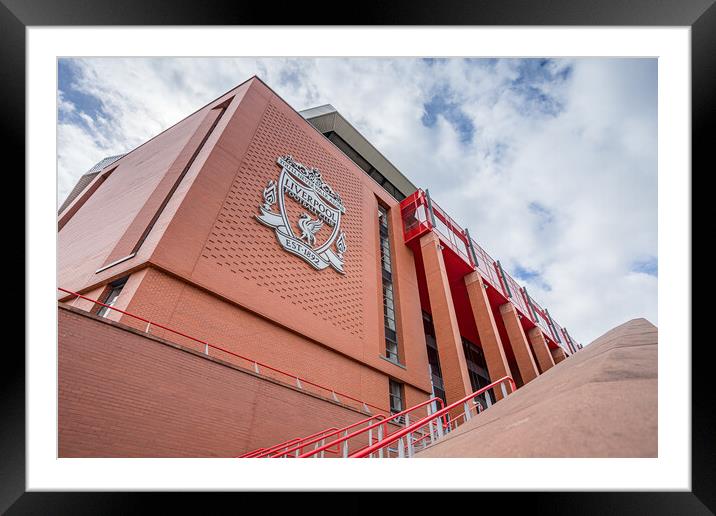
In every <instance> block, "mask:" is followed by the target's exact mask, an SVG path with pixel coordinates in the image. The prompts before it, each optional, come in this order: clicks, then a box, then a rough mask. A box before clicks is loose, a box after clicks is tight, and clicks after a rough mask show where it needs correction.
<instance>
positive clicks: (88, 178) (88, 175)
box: [57, 152, 127, 215]
mask: <svg viewBox="0 0 716 516" xmlns="http://www.w3.org/2000/svg"><path fill="white" fill-rule="evenodd" d="M126 155H127V153H126V152H125V153H124V154H116V155H114V156H107V157H105V158H102V159H101V160H99V161H98V162H97V163H95V164H94V166H93V167H92V168H90V169H89V170H88V171H87V172H85V173H84V174H82V175H81V176H80V177H79V179H78V180H77V183H75V186H74V188H72V190H70V193H69V194H67V197H66V198H65V200H64V201H63V202H62V204H61V205H60V207H59V209H58V210H57V214H58V215H59V214H60V213H62V212H63V211H65V208H67V207H68V206H69V205H70V204H71V203H72V201H74V200H75V199H76V198H77V196H78V195H79V194H81V193H82V192H83V191H84V189H85V188H87V185H89V184H90V183H91V182H92V180H93V179H94V178H95V176H96V175H97V174H98V173H99V172H100V171H101V170H103V169H105V168H107V167H108V166H110V165H111V164H112V163H114V162H115V161H118V160H119V159H120V158H123V157H124V156H126Z"/></svg>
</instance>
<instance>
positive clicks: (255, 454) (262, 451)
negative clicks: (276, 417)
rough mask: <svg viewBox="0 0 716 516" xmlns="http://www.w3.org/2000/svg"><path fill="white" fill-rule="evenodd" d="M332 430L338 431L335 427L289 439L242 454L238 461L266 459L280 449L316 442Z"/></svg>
mask: <svg viewBox="0 0 716 516" xmlns="http://www.w3.org/2000/svg"><path fill="white" fill-rule="evenodd" d="M332 430H338V429H337V428H336V427H331V428H326V429H324V430H321V431H320V432H316V433H315V434H311V435H308V436H306V437H303V438H299V437H294V438H293V439H289V440H288V441H284V442H282V443H279V444H275V445H274V446H271V447H270V448H257V449H255V450H253V451H250V452H247V453H244V454H243V455H239V456H238V457H237V458H238V459H249V458H260V457H266V456H268V455H269V454H271V453H274V452H279V451H281V450H282V449H284V450H287V449H288V448H289V447H291V446H296V445H298V444H301V443H305V442H306V441H308V440H311V439H317V440H318V441H320V440H321V438H322V437H323V436H324V434H326V433H328V432H330V431H332Z"/></svg>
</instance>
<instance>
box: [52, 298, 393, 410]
mask: <svg viewBox="0 0 716 516" xmlns="http://www.w3.org/2000/svg"><path fill="white" fill-rule="evenodd" d="M57 290H59V291H61V292H64V293H66V294H69V295H70V296H73V297H74V298H79V299H84V300H86V301H90V302H92V303H94V304H96V305H99V306H104V307H106V308H108V309H110V310H114V311H115V312H118V313H121V314H123V315H126V316H127V317H131V318H133V319H136V320H138V321H141V322H143V323H146V324H147V326H146V328H145V332H147V333H149V329H150V327H157V328H161V329H163V330H165V331H168V332H170V333H173V334H175V335H179V336H181V337H183V338H186V339H189V340H190V341H192V342H195V343H198V344H200V345H201V346H203V348H204V354H206V355H207V356H208V355H209V350H215V351H220V352H222V353H225V354H227V355H229V356H231V357H233V358H238V359H240V360H241V361H243V362H246V363H247V364H249V365H250V366H252V368H253V370H254V372H255V373H257V374H261V369H266V370H269V371H272V372H275V373H278V374H279V375H280V376H284V377H287V378H290V379H292V382H291V383H290V384H289V385H293V386H296V387H298V388H300V389H304V387H303V386H304V385H310V386H312V387H315V388H316V389H319V391H320V392H322V393H330V394H331V396H332V398H333V400H334V401H339V399H338V398H340V399H341V400H343V399H347V400H351V401H353V402H355V403H358V404H359V408H361V409H362V410H364V411H366V412H368V413H370V410H368V407H371V408H374V409H376V410H380V411H381V412H384V413H386V414H390V410H388V409H385V408H383V407H378V406H376V405H373V404H372V403H368V402H367V401H363V400H360V399H358V398H354V397H353V396H350V395H348V394H345V393H343V392H340V391H337V390H335V389H332V388H330V387H326V386H324V385H320V384H318V383H316V382H312V381H310V380H306V379H305V378H303V377H300V376H298V375H295V374H293V373H290V372H287V371H283V370H281V369H278V368H275V367H272V366H270V365H268V364H266V363H264V362H259V361H258V360H254V359H252V358H249V357H246V356H243V355H240V354H238V353H235V352H233V351H230V350H228V349H226V348H223V347H221V346H217V345H216V344H211V343H209V342H208V341H206V340H202V339H198V338H196V337H192V336H191V335H187V334H186V333H183V332H181V331H178V330H175V329H174V328H170V327H168V326H166V325H163V324H160V323H158V322H156V321H151V320H149V319H145V318H144V317H141V316H139V315H136V314H133V313H130V312H127V311H125V310H120V309H119V308H115V307H113V306H110V305H107V304H105V303H102V302H101V301H98V300H97V299H92V298H90V297H87V296H83V295H82V294H78V293H77V292H73V291H71V290H67V289H64V288H60V287H58V289H57ZM60 301H61V302H65V301H62V300H60ZM304 390H305V389H304Z"/></svg>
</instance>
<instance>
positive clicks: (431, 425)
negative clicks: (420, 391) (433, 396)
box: [428, 403, 440, 444]
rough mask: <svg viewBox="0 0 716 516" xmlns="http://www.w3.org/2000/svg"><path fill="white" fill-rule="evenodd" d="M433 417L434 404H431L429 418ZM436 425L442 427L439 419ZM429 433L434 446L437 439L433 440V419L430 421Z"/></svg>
mask: <svg viewBox="0 0 716 516" xmlns="http://www.w3.org/2000/svg"><path fill="white" fill-rule="evenodd" d="M432 415H433V404H432V403H431V404H430V405H428V416H432ZM436 424H437V425H438V426H440V420H439V419H438V421H437V422H436ZM428 432H429V433H430V444H433V443H434V442H435V439H434V438H433V420H432V419H430V420H429V421H428Z"/></svg>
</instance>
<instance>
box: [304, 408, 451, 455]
mask: <svg viewBox="0 0 716 516" xmlns="http://www.w3.org/2000/svg"><path fill="white" fill-rule="evenodd" d="M433 402H435V403H438V404H440V405H441V406H443V407H444V406H445V404H444V403H443V400H441V399H440V398H431V399H429V400H426V401H423V402H422V403H419V404H417V405H415V406H413V407H410V408H407V409H405V410H403V411H402V412H398V413H397V414H393V415H391V416H390V417H388V418H386V419H385V420H383V421H378V422H377V423H373V424H372V425H369V426H367V427H365V428H363V429H362V430H358V431H356V432H353V433H351V434H348V435H344V436H343V437H341V438H339V439H336V440H335V441H332V442H331V443H329V444H325V445H323V446H320V447H318V448H316V449H315V450H311V451H310V452H306V453H304V454H302V455H299V456H298V458H299V459H305V458H307V457H311V456H313V455H316V454H318V453H320V452H321V451H323V450H325V449H327V448H330V447H331V446H333V445H334V444H339V443H342V442H344V441H348V440H349V439H352V438H354V437H356V436H359V435H361V434H363V433H365V432H368V431H370V430H373V429H374V428H377V427H379V426H380V425H385V429H386V430H387V425H388V422H389V421H391V420H393V419H396V418H398V417H400V416H404V415H406V414H408V413H409V412H412V411H413V410H416V409H419V408H422V407H424V406H427V405H430V404H431V403H433ZM444 410H445V409H440V410H438V411H437V412H440V413H441V416H440V417H441V418H442V419H443V426H445V425H446V424H447V419H446V417H445V414H446V412H444ZM437 412H436V414H437ZM386 435H387V434H386ZM390 435H394V434H390Z"/></svg>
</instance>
